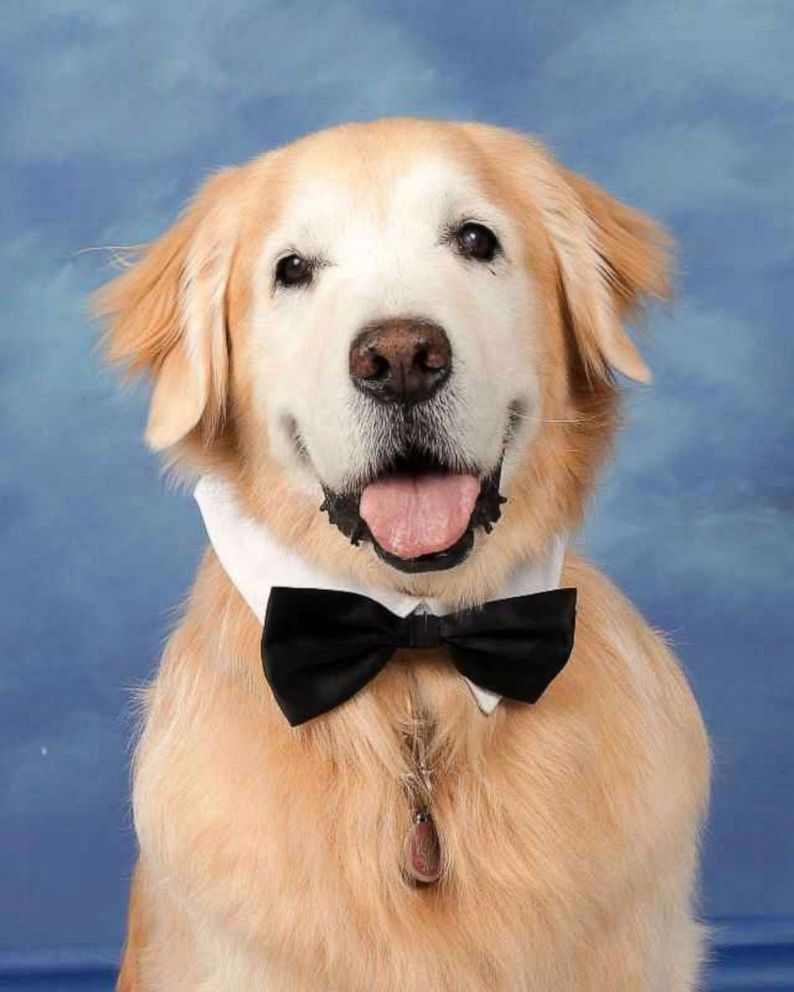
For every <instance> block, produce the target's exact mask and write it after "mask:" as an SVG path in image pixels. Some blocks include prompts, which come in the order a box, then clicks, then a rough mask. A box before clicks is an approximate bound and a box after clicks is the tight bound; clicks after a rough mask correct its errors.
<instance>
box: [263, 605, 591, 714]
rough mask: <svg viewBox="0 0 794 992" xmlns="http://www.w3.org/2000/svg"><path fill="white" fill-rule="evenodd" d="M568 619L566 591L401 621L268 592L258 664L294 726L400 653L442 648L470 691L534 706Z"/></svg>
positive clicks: (564, 651)
mask: <svg viewBox="0 0 794 992" xmlns="http://www.w3.org/2000/svg"><path fill="white" fill-rule="evenodd" d="M575 612H576V590H575V589H552V590H550V591H549V592H540V593H536V594H535V595H532V596H516V597H515V598H511V599H498V600H494V601H493V602H491V603H486V604H485V605H484V606H481V607H478V608H477V609H470V610H462V611H460V612H459V613H449V614H447V615H446V616H442V617H437V616H434V615H432V614H429V613H411V614H409V615H408V616H407V617H405V618H404V619H403V618H401V617H398V616H395V614H394V613H392V612H391V611H390V610H387V609H386V607H384V606H381V605H380V603H376V602H375V601H374V600H372V599H369V598H367V597H366V596H359V595H357V594H355V593H350V592H332V591H329V590H325V589H291V588H285V587H283V586H276V587H274V588H273V589H272V590H271V593H270V600H269V601H268V604H267V615H266V616H265V626H264V631H263V633H262V661H263V664H264V669H265V675H266V677H267V680H268V682H269V683H270V686H271V688H272V690H273V693H274V695H275V697H276V700H277V702H278V704H279V706H280V707H281V709H282V710H283V711H284V714H285V716H286V717H287V719H288V720H289V722H290V723H291V724H292V726H293V727H294V726H297V725H298V724H299V723H304V722H305V721H306V720H311V719H312V718H313V717H315V716H319V715H320V714H321V713H326V712H327V711H328V710H331V709H333V708H334V707H335V706H339V704H340V703H343V702H344V701H345V700H346V699H350V697H351V696H353V695H354V694H355V693H357V692H358V691H359V689H362V688H363V687H364V686H365V685H366V684H367V683H368V682H369V681H370V680H371V679H373V678H374V677H375V676H376V675H377V674H378V672H379V671H380V670H381V669H382V668H383V666H384V665H385V664H386V662H387V661H388V660H389V658H391V656H392V655H393V654H394V652H395V651H397V650H398V649H400V648H436V647H439V646H441V645H444V646H446V647H447V648H449V651H450V653H451V655H452V661H453V662H454V664H455V667H456V668H457V670H458V671H459V672H460V673H461V675H465V676H466V678H468V679H471V681H472V682H474V683H475V685H478V686H481V687H482V688H484V689H490V690H491V691H492V692H495V693H498V694H499V695H500V696H506V697H508V698H509V699H518V700H522V701H523V702H525V703H534V702H537V700H538V699H540V697H541V696H542V695H543V692H544V690H545V689H546V687H547V686H548V684H549V683H550V682H551V680H552V679H553V678H554V677H555V676H556V675H558V674H559V673H560V672H561V671H562V669H563V667H564V665H565V663H566V662H567V661H568V657H569V655H570V653H571V649H572V648H573V632H574V620H575Z"/></svg>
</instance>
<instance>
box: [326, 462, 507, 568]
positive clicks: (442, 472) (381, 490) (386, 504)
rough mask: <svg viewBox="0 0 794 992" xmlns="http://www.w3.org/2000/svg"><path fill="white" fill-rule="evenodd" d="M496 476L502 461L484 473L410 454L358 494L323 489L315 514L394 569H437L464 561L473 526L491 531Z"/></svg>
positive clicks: (498, 500)
mask: <svg viewBox="0 0 794 992" xmlns="http://www.w3.org/2000/svg"><path fill="white" fill-rule="evenodd" d="M501 474H502V466H501V462H500V463H499V464H498V465H497V466H496V468H495V469H493V470H492V471H490V472H488V473H486V474H482V473H480V472H478V471H477V470H476V469H469V470H463V471H461V470H460V469H453V468H451V467H448V466H445V465H444V464H443V463H442V462H441V461H439V460H438V459H437V458H435V457H434V456H432V455H429V454H426V453H424V452H421V451H413V450H412V451H409V452H408V453H407V454H405V455H403V456H400V457H399V458H396V459H394V460H393V461H392V462H391V463H390V464H389V465H388V466H386V467H385V468H384V469H383V470H382V471H380V472H379V473H378V474H377V475H376V476H375V477H374V478H373V479H371V480H370V481H369V482H367V483H366V484H364V485H362V486H361V487H360V488H359V489H358V490H354V491H352V492H346V493H335V492H332V491H331V490H329V489H327V488H325V487H323V488H324V492H325V501H324V503H323V505H322V507H321V509H322V510H324V511H326V512H327V513H328V518H329V520H330V521H331V523H332V524H335V525H336V526H337V527H338V528H339V530H341V531H342V533H343V534H344V535H345V536H346V537H349V538H350V540H351V541H352V543H353V544H355V545H358V544H359V543H360V542H361V541H371V542H372V546H373V548H374V549H375V552H376V553H377V554H378V555H379V557H380V558H382V559H383V561H385V562H387V564H389V565H391V566H392V568H396V569H397V570H399V571H401V572H434V571H441V570H443V569H447V568H453V567H454V566H455V565H459V564H460V563H461V562H462V561H463V560H464V559H465V558H466V557H467V556H468V554H469V552H470V551H471V549H472V547H473V545H474V532H475V530H476V529H477V528H478V527H480V528H482V529H483V530H484V531H485V532H486V533H490V532H491V529H492V527H493V524H495V523H496V521H497V520H498V519H499V517H500V515H501V504H502V503H504V502H505V498H504V497H503V496H501V495H500V494H499V483H500V479H501Z"/></svg>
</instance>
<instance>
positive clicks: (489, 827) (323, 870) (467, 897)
mask: <svg viewBox="0 0 794 992" xmlns="http://www.w3.org/2000/svg"><path fill="white" fill-rule="evenodd" d="M383 676H384V677H383V678H379V679H378V680H376V683H375V684H374V685H373V686H372V688H371V690H369V689H368V690H367V691H365V693H364V694H362V697H361V699H359V700H356V701H354V703H353V705H351V706H349V707H347V708H346V709H345V710H344V711H342V710H340V711H339V712H338V713H335V714H331V715H330V717H329V719H328V720H325V721H318V722H317V724H316V725H315V726H313V727H311V726H307V727H306V728H305V729H304V730H303V731H299V732H297V733H296V732H295V731H294V730H292V729H291V728H287V727H286V726H281V725H280V724H274V723H271V724H270V725H269V726H268V727H265V726H263V725H262V721H261V717H260V718H258V715H257V712H256V709H255V707H253V706H251V705H249V704H248V703H245V704H243V702H242V700H241V697H240V696H239V694H238V693H237V692H236V691H234V690H233V689H229V688H227V687H226V686H221V687H220V688H219V689H218V691H217V692H216V693H215V694H214V696H213V699H212V704H213V705H212V706H209V705H202V707H201V712H200V713H199V712H196V713H194V714H193V716H192V718H191V719H186V711H185V708H182V709H181V710H180V711H179V713H178V714H177V716H178V718H179V721H180V725H179V726H176V725H174V726H171V727H170V728H169V729H168V730H167V731H166V732H164V733H161V734H159V735H157V734H154V735H152V736H151V737H149V735H148V734H147V737H149V739H147V738H145V739H144V742H143V746H142V749H141V753H140V756H139V763H138V774H137V776H136V826H137V828H138V833H139V837H140V839H141V847H142V850H143V852H144V854H145V855H146V856H148V857H155V858H156V859H157V860H159V861H160V862H161V864H162V867H163V869H164V874H165V875H166V876H167V877H168V878H170V879H171V880H172V881H173V884H174V885H175V886H176V887H177V888H178V889H179V890H180V899H181V900H184V899H185V898H187V899H188V900H189V902H190V904H191V905H192V906H193V907H194V910H195V912H196V913H198V914H199V915H200V916H205V917H207V918H213V919H221V920H223V921H224V926H225V928H228V929H229V930H230V931H231V932H238V933H241V934H244V935H245V937H246V939H247V940H252V941H253V943H254V946H261V947H262V948H263V949H267V951H268V953H273V954H275V955H276V956H277V957H286V958H291V957H294V955H295V954H296V953H300V954H301V955H303V956H305V958H306V959H307V960H311V961H313V962H314V964H315V966H316V967H317V968H322V969H325V970H328V969H329V968H330V969H331V970H334V968H336V967H337V966H338V967H341V966H342V965H341V962H342V961H343V960H344V958H345V955H348V956H350V955H351V954H353V948H359V949H360V948H361V946H362V942H363V944H365V945H366V946H367V947H368V948H370V949H371V954H372V955H374V956H375V957H376V958H385V957H388V958H389V960H393V961H395V962H399V960H400V958H401V956H403V957H405V956H407V957H410V958H411V959H412V960H419V961H421V962H424V963H423V964H422V969H423V970H425V971H426V973H427V975H428V981H430V980H431V976H433V975H434V974H435V975H436V977H435V978H434V979H433V981H435V982H436V985H435V986H433V987H438V988H441V987H442V986H441V985H440V984H439V979H438V974H439V973H438V972H437V969H438V968H439V967H441V964H440V963H439V961H438V960H437V959H438V955H439V954H440V953H443V954H447V953H449V948H450V947H452V945H454V946H455V948H456V951H455V953H456V954H457V955H458V956H459V957H460V956H462V957H463V958H464V959H469V960H470V965H469V966H468V971H467V972H466V973H470V974H472V975H478V976H479V978H478V981H480V982H481V984H480V985H479V986H476V987H479V988H484V987H494V988H496V987H498V985H497V984H495V983H494V982H492V981H491V978H492V976H493V975H494V974H496V971H501V969H502V967H503V966H504V967H508V966H510V967H513V969H514V970H515V968H518V967H519V966H521V962H524V961H525V960H526V959H527V955H528V954H530V953H531V951H532V943H533V942H532V940H531V935H532V934H533V933H542V932H543V930H544V929H545V927H546V926H547V924H548V914H549V912H550V911H551V910H550V909H549V906H548V905H547V904H548V892H549V890H550V889H551V888H552V887H554V889H555V900H557V899H559V896H560V894H561V893H562V895H563V897H564V895H565V890H566V889H569V890H570V892H571V893H572V894H574V893H575V892H576V891H577V889H579V888H580V887H581V884H582V869H583V864H582V862H581V859H580V857H579V853H581V852H579V853H577V845H576V844H574V845H571V844H569V843H568V841H569V838H570V836H571V831H572V829H573V830H575V826H576V821H577V818H580V817H581V819H582V822H583V821H584V810H585V808H586V805H587V801H586V799H585V792H586V790H585V789H582V790H581V791H580V793H579V795H580V796H581V802H578V801H577V800H575V799H574V800H572V798H571V797H572V796H573V797H576V795H577V791H576V788H575V786H576V776H573V778H572V777H571V775H570V769H568V771H567V772H566V769H565V765H566V764H570V761H569V759H570V753H571V741H568V742H567V744H566V746H565V747H566V752H567V753H566V754H564V755H561V756H560V757H561V760H558V759H555V756H554V754H553V753H550V751H549V747H550V744H551V740H550V739H549V738H548V737H547V738H546V739H545V741H544V740H541V739H540V738H538V739H537V741H536V742H535V743H533V736H536V734H535V730H534V729H533V721H532V719H531V714H530V713H529V711H528V709H527V708H522V707H514V706H511V705H510V704H507V703H502V704H500V707H499V708H498V709H497V711H496V712H495V713H494V714H492V715H491V716H485V715H484V714H482V713H481V712H480V711H479V709H478V708H477V706H476V703H475V701H474V699H473V698H472V696H471V693H470V692H469V690H468V687H467V686H466V685H465V684H464V683H463V682H462V680H461V679H460V678H459V677H458V676H457V675H456V674H455V673H454V671H450V666H448V665H445V664H443V662H439V663H438V664H428V665H427V666H423V667H422V668H420V669H419V670H418V672H417V673H415V674H412V675H410V676H408V675H407V673H406V671H405V669H404V668H403V667H402V665H401V664H400V663H399V660H398V661H397V662H396V663H395V664H394V665H392V666H390V667H389V668H388V669H387V670H386V671H384V673H383ZM230 692H232V694H233V697H234V698H231V697H230V696H229V693H230ZM232 717H233V718H232ZM157 737H159V740H158V739H156V738H157ZM555 765H557V766H558V771H559V775H556V774H555V775H552V768H553V766H555ZM566 775H567V783H568V785H567V788H566V790H565V794H564V795H563V794H562V793H559V794H557V795H555V786H554V782H555V781H558V782H561V781H563V780H564V779H565V777H566ZM571 785H573V786H574V788H573V789H571ZM580 807H581V809H580ZM137 811H143V813H142V815H137ZM578 846H581V845H578ZM550 865H553V866H554V878H553V879H550V878H549V866H550ZM593 868H594V864H593V863H591V864H590V865H589V866H588V869H587V870H588V871H591V872H592V870H593ZM541 921H543V922H541ZM444 947H446V948H447V950H446V951H443V952H442V948H444ZM495 949H498V952H497V951H496V950H495ZM356 953H357V954H358V951H357V952H356ZM368 953H369V952H368ZM535 953H540V952H539V951H538V950H537V949H536V951H535ZM406 959H407V958H406ZM334 961H336V965H335V964H334ZM511 962H512V964H510V963H511ZM395 967H396V965H395ZM489 976H490V977H489ZM394 981H395V983H396V984H394V986H393V987H395V988H398V987H400V986H399V982H398V978H397V977H396V976H395V980H394ZM349 987H351V988H352V987H355V986H353V985H350V986H349ZM383 987H384V988H391V987H392V985H391V984H387V983H386V982H384V985H383Z"/></svg>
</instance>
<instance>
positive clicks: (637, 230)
mask: <svg viewBox="0 0 794 992" xmlns="http://www.w3.org/2000/svg"><path fill="white" fill-rule="evenodd" d="M557 168H558V170H559V172H560V174H561V178H562V180H563V181H564V183H565V185H566V186H567V188H568V190H569V191H570V194H568V193H564V194H563V195H562V197H561V199H560V200H559V201H558V206H561V207H562V214H561V215H560V214H558V215H557V216H556V218H555V220H554V221H553V222H552V224H551V228H552V235H553V240H554V249H555V253H556V255H557V261H558V264H559V268H560V276H561V282H562V289H563V292H564V294H565V300H566V304H567V308H568V311H569V314H570V319H571V323H572V326H573V332H574V335H575V337H576V340H577V344H578V346H579V349H580V351H581V353H582V357H583V359H584V363H585V367H586V368H587V369H588V370H589V371H590V372H591V373H593V372H594V373H596V374H598V373H602V374H603V372H604V371H605V364H606V366H609V367H611V368H613V369H616V370H617V371H618V372H621V373H622V374H623V375H625V376H627V377H628V378H630V379H635V380H636V381H638V382H644V383H648V382H650V381H651V373H650V370H649V369H648V367H647V365H646V364H645V362H644V361H643V360H642V357H641V356H640V353H639V352H638V351H637V349H636V348H635V346H634V344H633V343H632V341H631V339H630V338H629V336H628V334H627V333H626V332H625V330H624V328H623V322H624V321H625V320H627V319H628V318H630V317H631V316H632V314H634V313H635V312H636V311H637V310H638V309H639V307H640V306H641V304H642V303H643V301H644V300H645V299H646V298H656V299H668V298H669V296H670V283H669V276H670V265H671V250H672V246H673V242H672V239H671V238H670V236H669V235H668V234H667V233H666V232H665V231H664V230H663V229H662V228H661V227H660V226H659V225H658V224H656V223H655V222H654V221H652V220H651V219H650V218H649V217H647V216H645V214H643V213H641V212H640V211H639V210H635V209H633V208H632V207H629V206H627V205H626V204H624V203H621V202H620V201H619V200H616V199H615V198H614V197H612V196H610V195H609V194H608V193H606V192H605V191H604V190H603V189H601V188H600V187H598V186H596V185H595V184H594V183H591V182H589V181H588V180H587V179H584V178H583V177H582V176H580V175H578V174H576V173H574V172H571V171H569V170H567V169H562V168H559V167H557ZM555 233H556V235H557V237H554V234H555Z"/></svg>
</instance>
